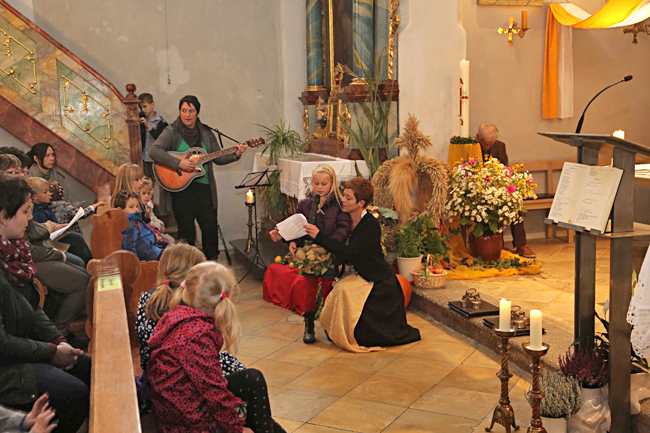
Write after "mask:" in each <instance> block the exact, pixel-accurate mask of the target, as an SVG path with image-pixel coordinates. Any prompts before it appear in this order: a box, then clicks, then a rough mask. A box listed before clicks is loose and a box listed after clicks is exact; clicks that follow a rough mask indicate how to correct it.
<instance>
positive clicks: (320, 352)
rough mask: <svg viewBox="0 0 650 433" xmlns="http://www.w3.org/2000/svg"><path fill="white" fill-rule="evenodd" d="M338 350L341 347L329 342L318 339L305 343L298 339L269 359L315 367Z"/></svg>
mask: <svg viewBox="0 0 650 433" xmlns="http://www.w3.org/2000/svg"><path fill="white" fill-rule="evenodd" d="M340 351H341V349H339V348H338V347H337V346H336V345H334V344H333V343H330V342H324V341H320V340H319V341H316V343H314V344H305V343H303V342H302V341H298V342H293V343H291V344H289V345H287V346H286V347H284V348H283V349H281V350H278V351H277V352H276V353H274V354H273V355H271V356H270V359H273V360H275V361H282V362H288V363H291V364H300V365H308V366H310V367H316V366H317V365H319V364H321V363H323V362H324V361H326V360H328V359H329V358H331V357H332V356H334V355H336V354H337V353H339V352H340Z"/></svg>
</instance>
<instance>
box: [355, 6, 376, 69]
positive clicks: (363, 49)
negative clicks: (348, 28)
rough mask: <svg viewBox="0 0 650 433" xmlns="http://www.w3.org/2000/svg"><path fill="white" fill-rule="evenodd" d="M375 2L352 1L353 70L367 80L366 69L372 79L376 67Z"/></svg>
mask: <svg viewBox="0 0 650 433" xmlns="http://www.w3.org/2000/svg"><path fill="white" fill-rule="evenodd" d="M373 6H374V0H352V38H353V39H352V47H353V50H354V54H353V56H354V59H353V64H352V65H353V68H352V70H353V71H354V73H355V74H356V75H357V76H358V77H359V78H366V76H365V73H364V72H363V71H364V69H365V70H366V71H367V72H368V74H370V76H371V77H372V75H373V73H374V71H373V70H374V65H375V59H374V55H375V50H374V38H375V34H374V28H373V27H374V15H373V9H374V8H373Z"/></svg>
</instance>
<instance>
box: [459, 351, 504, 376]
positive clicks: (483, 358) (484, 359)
mask: <svg viewBox="0 0 650 433" xmlns="http://www.w3.org/2000/svg"><path fill="white" fill-rule="evenodd" d="M463 365H469V366H471V367H484V368H491V369H496V370H498V369H499V368H501V355H499V354H497V353H494V352H493V351H492V350H490V349H488V348H487V347H483V346H481V347H479V348H478V349H476V350H475V351H474V353H472V354H471V355H470V356H468V357H467V359H465V361H463Z"/></svg>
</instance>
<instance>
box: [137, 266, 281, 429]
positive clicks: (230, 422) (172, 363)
mask: <svg viewBox="0 0 650 433" xmlns="http://www.w3.org/2000/svg"><path fill="white" fill-rule="evenodd" d="M235 285H236V279H235V277H234V275H233V274H232V272H231V271H230V270H229V269H227V268H226V267H225V266H223V265H221V264H218V263H215V262H213V261H209V262H204V263H200V264H198V265H196V266H194V267H193V268H192V269H190V271H189V272H188V273H187V277H186V280H185V281H184V282H183V283H181V289H180V290H179V291H177V292H176V294H175V295H174V299H173V300H172V302H171V303H170V307H171V308H172V310H171V311H169V312H168V313H166V314H165V315H164V316H163V317H162V318H161V319H160V321H159V322H158V325H156V329H155V331H154V333H153V335H152V336H151V338H150V339H149V347H150V348H151V350H152V352H151V359H150V361H149V366H148V370H147V375H148V378H149V383H150V385H151V389H152V392H151V398H152V400H153V408H154V411H155V413H156V416H157V417H158V422H159V425H160V428H161V429H162V431H163V432H164V433H181V432H183V433H184V432H188V433H189V432H216V431H219V432H223V433H231V432H232V433H240V432H247V433H251V432H254V433H266V432H268V433H277V432H284V430H283V429H282V427H280V425H279V424H277V423H276V422H275V421H273V419H272V418H271V408H270V405H269V397H268V391H267V387H266V381H265V380H264V376H263V375H262V373H261V372H259V371H258V370H254V369H245V370H242V371H239V372H237V373H233V374H230V375H228V377H227V378H226V377H224V376H223V375H222V374H221V366H220V364H219V351H220V350H221V349H222V347H223V348H224V349H225V350H227V351H229V352H231V353H232V352H233V351H236V348H237V340H238V338H239V335H240V334H241V327H240V326H239V320H238V319H237V313H236V311H235V306H234V304H233V303H232V302H231V300H230V298H229V297H230V296H232V293H233V291H234V288H235Z"/></svg>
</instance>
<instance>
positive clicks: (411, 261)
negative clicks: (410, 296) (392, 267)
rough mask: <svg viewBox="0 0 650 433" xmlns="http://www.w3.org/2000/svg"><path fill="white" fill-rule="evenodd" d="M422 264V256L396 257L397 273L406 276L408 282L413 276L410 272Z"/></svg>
mask: <svg viewBox="0 0 650 433" xmlns="http://www.w3.org/2000/svg"><path fill="white" fill-rule="evenodd" d="M421 264H422V256H421V255H420V256H418V257H398V258H397V269H398V270H399V274H400V275H401V276H403V277H404V278H406V280H407V281H408V282H409V283H410V282H412V281H413V276H412V275H411V272H413V271H417V270H418V269H419V268H420V265H421Z"/></svg>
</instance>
